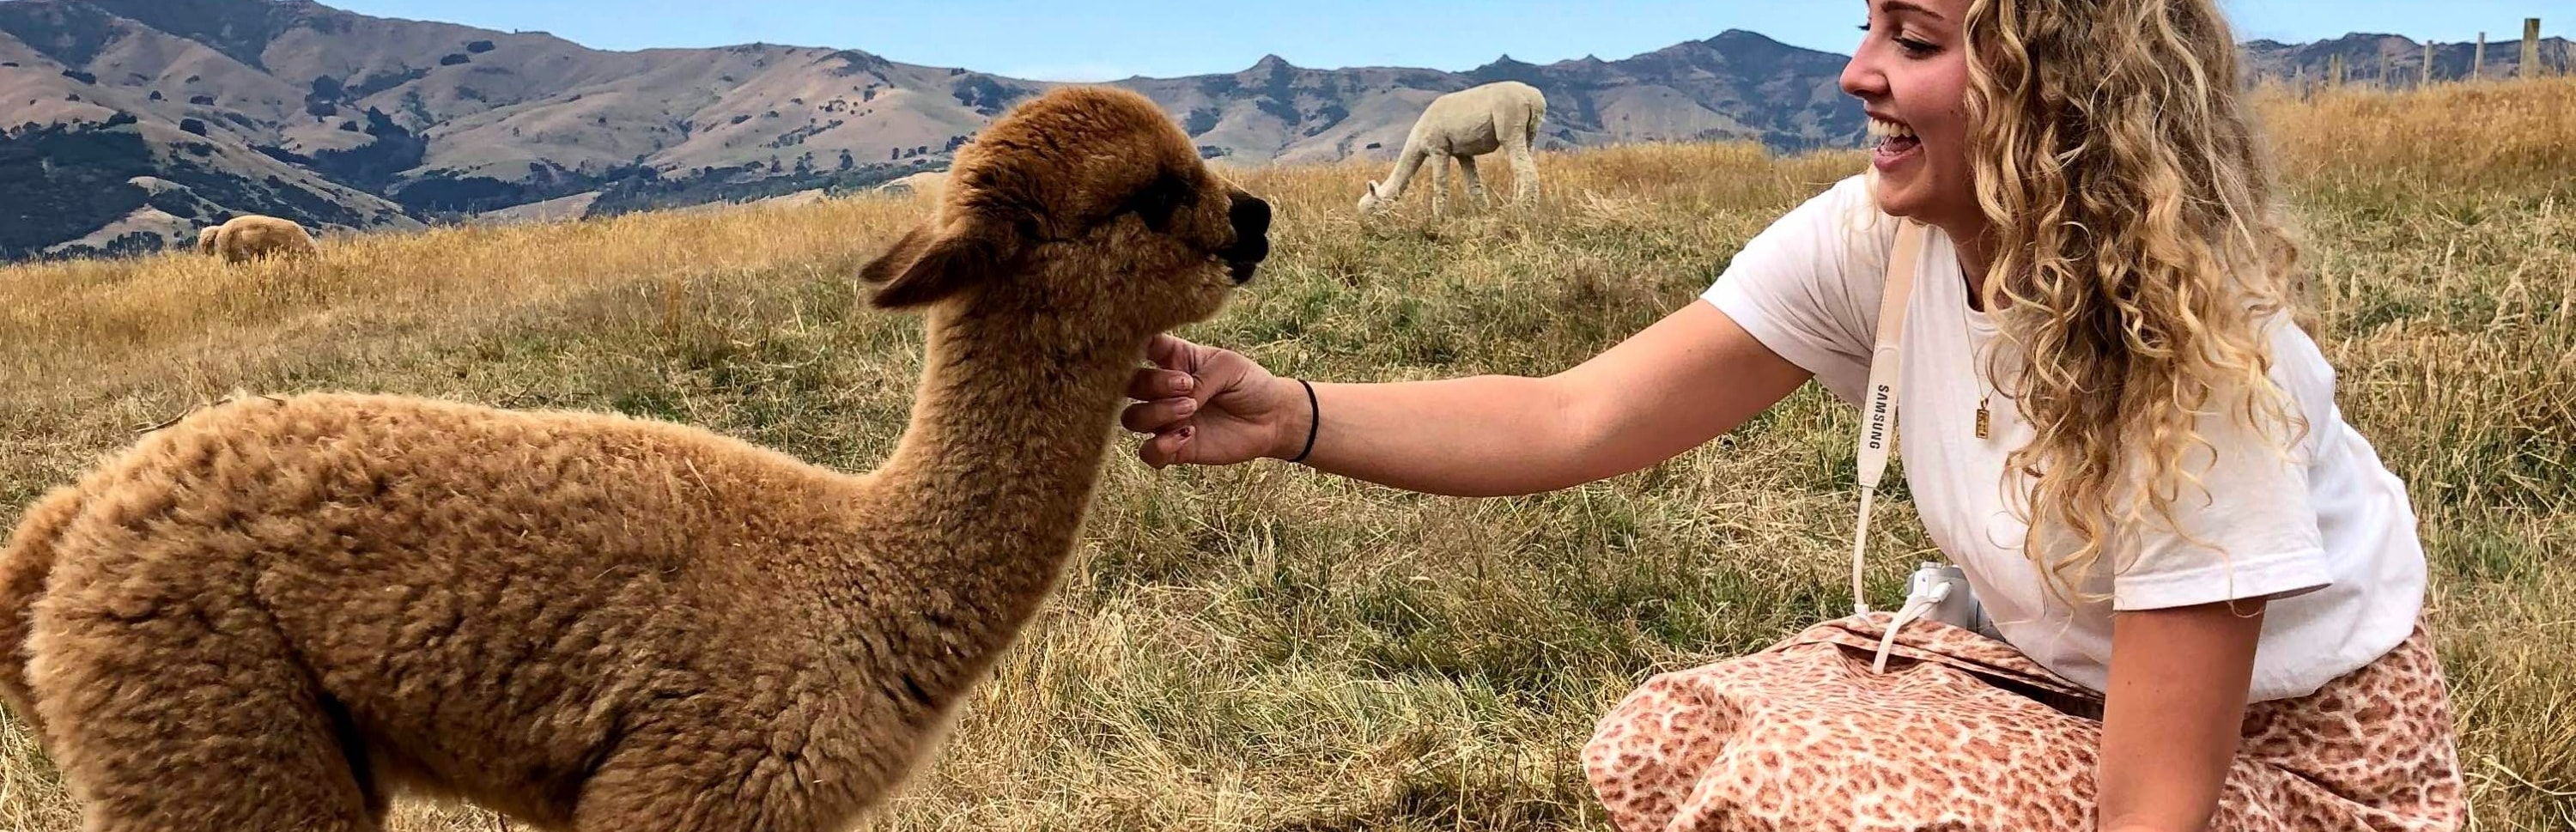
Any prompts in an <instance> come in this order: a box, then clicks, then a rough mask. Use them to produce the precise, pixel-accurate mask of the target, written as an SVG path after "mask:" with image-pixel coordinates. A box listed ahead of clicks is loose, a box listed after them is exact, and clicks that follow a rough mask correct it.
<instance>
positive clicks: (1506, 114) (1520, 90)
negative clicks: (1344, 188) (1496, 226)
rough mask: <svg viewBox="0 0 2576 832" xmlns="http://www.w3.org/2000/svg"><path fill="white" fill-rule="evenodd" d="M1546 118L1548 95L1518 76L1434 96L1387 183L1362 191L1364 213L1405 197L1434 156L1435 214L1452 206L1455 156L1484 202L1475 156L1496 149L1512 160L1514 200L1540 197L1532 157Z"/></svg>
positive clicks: (1470, 191)
mask: <svg viewBox="0 0 2576 832" xmlns="http://www.w3.org/2000/svg"><path fill="white" fill-rule="evenodd" d="M1546 117H1547V97H1546V96H1545V95H1542V94H1540V93H1539V91H1538V88H1537V87H1533V86H1530V85H1528V84H1524V83H1521V82H1519V81H1496V82H1494V83H1491V84H1485V85H1481V86H1475V87H1469V88H1466V89H1463V90H1459V91H1457V92H1453V93H1449V94H1447V95H1443V96H1440V97H1439V98H1435V99H1432V100H1431V106H1430V107H1428V108H1425V109H1424V110H1423V111H1422V118H1420V119H1418V120H1415V121H1414V122H1413V132H1412V133H1411V134H1409V135H1407V136H1406V137H1405V139H1404V151H1403V152H1401V153H1398V154H1396V157H1395V172H1394V173H1391V174H1389V175H1388V176H1387V180H1386V183H1385V184H1384V185H1383V186H1381V185H1379V184H1378V183H1377V182H1370V183H1369V184H1368V193H1366V194H1363V195H1361V196H1360V206H1359V208H1360V213H1362V214H1370V213H1376V212H1378V211H1382V210H1385V209H1386V208H1387V207H1389V206H1392V205H1394V204H1395V202H1396V200H1399V199H1402V198H1404V188H1405V186H1406V185H1408V184H1411V183H1412V181H1413V174H1414V173H1415V172H1416V171H1418V170H1420V169H1421V167H1422V163H1423V162H1424V161H1426V160H1429V161H1431V214H1432V216H1439V215H1441V214H1442V213H1444V212H1445V211H1446V210H1447V208H1448V200H1449V182H1448V171H1449V160H1451V159H1456V160H1458V170H1459V172H1460V173H1462V174H1465V175H1466V177H1467V197H1468V199H1469V200H1471V201H1472V203H1473V204H1474V205H1476V206H1478V207H1482V206H1484V205H1485V204H1486V199H1485V182H1484V180H1482V179H1479V178H1477V176H1476V157H1478V156H1482V155H1485V154H1488V153H1492V152H1495V151H1497V150H1499V151H1502V152H1503V154H1504V156H1505V157H1506V158H1508V159H1510V160H1511V165H1512V201H1513V202H1514V203H1515V204H1521V205H1527V204H1529V203H1530V201H1532V200H1534V199H1537V198H1538V160H1537V159H1535V158H1533V157H1532V156H1531V153H1530V146H1531V144H1532V143H1534V142H1536V141H1537V140H1538V125H1539V122H1540V121H1541V120H1542V119H1545V118H1546ZM1434 157H1437V158H1436V159H1435V158H1434Z"/></svg>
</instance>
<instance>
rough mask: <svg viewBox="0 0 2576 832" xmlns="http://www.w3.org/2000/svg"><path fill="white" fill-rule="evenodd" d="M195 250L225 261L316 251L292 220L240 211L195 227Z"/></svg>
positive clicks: (311, 239)
mask: <svg viewBox="0 0 2576 832" xmlns="http://www.w3.org/2000/svg"><path fill="white" fill-rule="evenodd" d="M197 253H199V254H217V255H222V256H223V258H224V262H226V263H240V262H243V261H246V260H255V259H259V258H262V257H270V256H280V257H304V256H310V255H312V254H314V253H315V248H314V246H313V235H311V234H306V233H304V226H301V225H297V224H295V222H294V221H292V220H283V219H278V218H276V217H270V216H262V215H259V214H243V215H241V216H238V217H234V218H232V219H229V220H225V221H224V224H222V225H218V226H213V227H210V228H201V229H198V230H197Z"/></svg>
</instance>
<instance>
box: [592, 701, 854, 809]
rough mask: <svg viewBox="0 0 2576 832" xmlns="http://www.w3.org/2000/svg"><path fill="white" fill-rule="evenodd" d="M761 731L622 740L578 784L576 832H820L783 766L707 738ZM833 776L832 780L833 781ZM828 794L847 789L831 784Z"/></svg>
mask: <svg viewBox="0 0 2576 832" xmlns="http://www.w3.org/2000/svg"><path fill="white" fill-rule="evenodd" d="M766 733H767V732H766V731H765V730H760V729H752V728H731V727H728V728H718V727H716V726H712V725H710V726H699V727H698V729H697V731H696V732H693V733H692V734H691V735H689V736H679V737H650V736H647V737H629V738H627V739H626V740H625V743H626V745H625V747H624V748H623V749H622V750H620V751H619V752H617V753H616V754H615V755H613V756H611V757H610V758H609V761H608V762H607V763H606V764H604V765H602V766H600V768H599V771H598V772H596V773H594V774H593V775H592V776H591V778H590V781H589V782H588V783H585V784H583V786H582V789H581V798H580V802H579V803H578V804H577V805H576V806H575V807H574V809H573V821H572V828H573V829H574V830H575V831H576V832H809V831H813V832H819V830H821V829H823V828H824V827H823V826H821V824H820V821H821V820H822V818H820V817H818V816H819V815H821V814H822V812H821V811H819V810H820V809H822V808H823V807H820V806H818V805H817V801H816V797H817V795H815V794H813V793H811V792H810V791H808V790H806V788H805V786H806V785H807V784H806V783H804V782H802V781H801V779H800V778H803V777H812V776H814V775H813V774H811V773H810V772H806V773H799V772H797V771H796V768H797V766H796V765H795V764H794V763H793V762H791V761H788V760H785V759H782V758H779V757H776V756H772V755H769V754H766V753H763V751H764V750H765V749H764V750H750V749H741V748H723V749H717V748H714V747H711V746H709V745H708V743H709V741H710V739H711V738H716V737H722V738H728V739H738V738H742V737H760V736H765V735H766ZM836 774H838V773H836ZM832 779H833V781H834V782H831V783H830V784H829V785H830V786H834V787H839V786H846V785H848V784H847V783H846V782H841V781H842V780H843V779H844V778H841V777H837V776H836V777H835V778H832Z"/></svg>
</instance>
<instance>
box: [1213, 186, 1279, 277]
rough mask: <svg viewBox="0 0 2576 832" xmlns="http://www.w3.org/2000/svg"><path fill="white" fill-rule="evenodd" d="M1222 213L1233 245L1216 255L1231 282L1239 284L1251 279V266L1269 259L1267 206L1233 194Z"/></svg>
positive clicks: (1246, 195) (1255, 199) (1250, 198)
mask: <svg viewBox="0 0 2576 832" xmlns="http://www.w3.org/2000/svg"><path fill="white" fill-rule="evenodd" d="M1225 213H1226V218H1227V219H1228V220H1230V221H1231V222H1232V223H1233V225H1234V244H1233V245H1230V246H1227V247H1226V248H1225V250H1224V251H1220V252H1217V256H1218V257H1221V258H1224V259H1225V263H1226V265H1227V266H1228V267H1229V269H1228V271H1229V272H1230V273H1231V274H1233V275H1234V282H1236V283H1242V282H1245V281H1248V280H1251V279H1252V272H1253V267H1254V266H1255V265H1257V264H1259V263H1260V262H1261V261H1262V260H1263V259H1265V258H1268V257H1269V256H1270V203H1269V202H1267V201H1264V200H1262V198H1260V197H1257V196H1253V195H1251V194H1248V193H1243V192H1241V191H1236V192H1235V193H1234V194H1233V203H1232V204H1230V205H1228V206H1226V211H1225Z"/></svg>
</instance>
